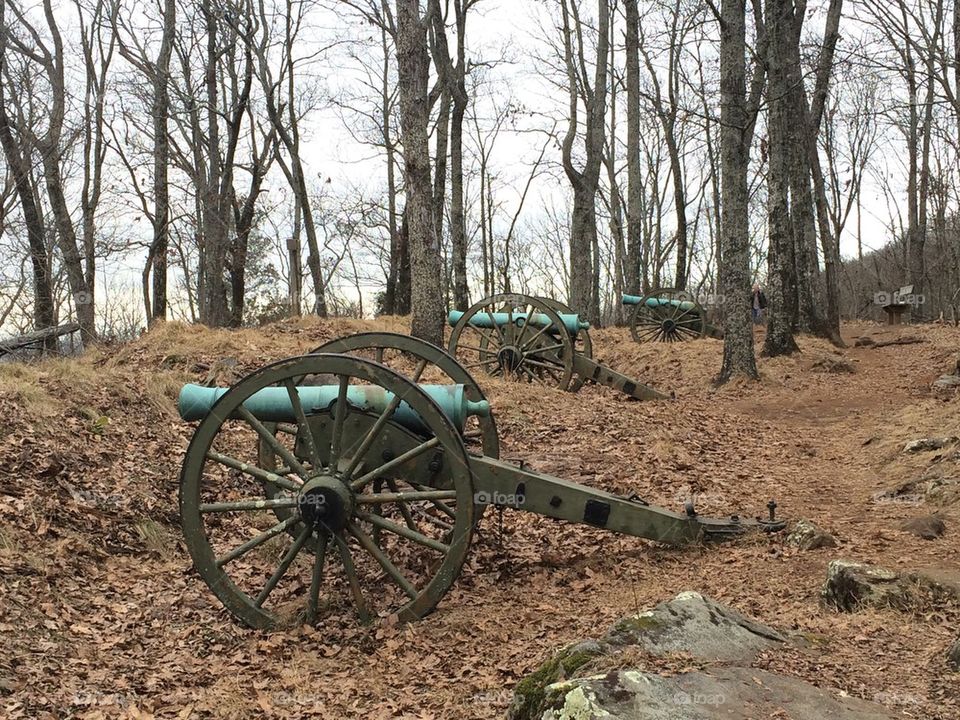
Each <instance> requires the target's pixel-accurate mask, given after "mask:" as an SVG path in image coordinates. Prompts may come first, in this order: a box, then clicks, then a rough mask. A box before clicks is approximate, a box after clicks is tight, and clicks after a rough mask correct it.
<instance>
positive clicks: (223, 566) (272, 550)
mask: <svg viewBox="0 0 960 720" xmlns="http://www.w3.org/2000/svg"><path fill="white" fill-rule="evenodd" d="M354 337H358V336H354ZM331 347H334V348H337V349H340V350H342V351H343V352H341V353H327V352H324V353H316V354H310V355H304V356H301V357H293V358H288V359H285V360H280V361H278V362H274V363H272V364H270V365H267V366H265V367H263V368H261V369H259V370H257V371H255V372H253V373H251V374H250V375H248V376H247V377H245V378H243V379H242V380H241V381H240V382H238V383H237V384H235V385H234V386H233V387H230V388H210V387H203V386H198V385H187V386H185V387H184V388H183V390H182V392H181V395H180V403H179V407H180V413H181V415H182V416H183V417H184V418H185V419H196V420H199V424H198V425H197V427H196V430H195V432H194V435H193V439H192V440H191V442H190V446H189V448H188V450H187V453H186V456H185V458H184V461H183V467H182V471H181V476H180V515H181V523H182V527H183V533H184V538H185V540H186V544H187V548H188V549H189V552H190V555H191V557H192V559H193V563H194V567H195V568H196V570H197V572H198V573H199V574H200V576H201V577H202V578H203V580H204V581H205V582H206V584H207V585H208V586H209V588H210V589H211V590H212V591H213V593H214V594H215V595H216V596H217V597H218V598H219V599H220V600H221V601H222V602H223V604H224V605H225V606H226V607H227V609H228V610H229V611H230V612H231V613H233V614H234V615H235V616H236V617H237V618H239V619H240V620H242V621H243V622H245V623H246V624H248V625H250V626H252V627H257V628H265V627H275V626H289V625H293V624H298V623H310V624H315V623H319V622H323V623H343V622H347V621H348V619H349V618H350V617H353V616H359V618H360V620H361V621H364V622H366V621H371V620H374V619H377V618H388V617H393V618H395V619H396V620H398V621H409V620H413V619H417V618H421V617H423V616H424V615H426V614H427V613H429V612H430V611H431V610H432V609H433V608H434V607H435V606H436V604H437V603H438V601H439V600H440V599H441V598H442V597H443V595H444V594H445V593H446V592H447V591H448V590H449V589H450V587H451V585H452V584H453V582H454V581H455V580H456V578H457V576H458V575H459V573H460V570H461V567H462V566H463V564H464V561H465V559H466V557H467V552H468V550H469V547H470V542H471V538H472V535H473V532H474V530H475V527H476V525H477V522H478V520H479V516H480V513H481V511H482V509H483V508H484V507H485V506H487V505H498V506H501V507H504V506H506V507H512V508H515V509H517V510H522V511H527V512H533V513H537V514H539V515H544V516H547V517H551V518H556V519H559V520H566V521H570V522H575V523H585V524H587V525H591V526H594V527H599V528H606V529H608V530H612V531H614V532H617V533H623V534H627V535H633V536H637V537H643V538H649V539H652V540H656V541H659V542H663V543H669V544H673V545H682V544H686V543H693V542H697V541H700V540H712V539H720V538H726V537H731V536H736V535H739V534H741V533H744V532H746V531H748V530H751V529H765V530H779V529H781V528H782V527H783V523H782V522H780V521H775V520H773V519H772V511H771V519H770V520H759V519H757V520H744V519H740V518H738V517H737V516H731V517H730V518H727V519H713V518H706V517H701V516H699V515H697V514H696V512H695V511H694V510H693V508H692V507H691V506H688V507H687V509H686V512H685V513H682V514H681V513H674V512H670V511H668V510H665V509H662V508H658V507H654V506H651V505H648V504H647V503H645V502H643V501H641V500H638V499H636V498H634V497H621V496H618V495H614V494H612V493H609V492H604V491H602V490H596V489H593V488H589V487H586V486H583V485H578V484H577V483H573V482H569V481H566V480H563V479H561V478H557V477H552V476H550V475H546V474H543V473H538V472H533V471H531V470H529V469H524V468H522V467H517V466H516V465H514V464H511V463H507V462H502V461H500V460H498V459H497V458H496V457H495V456H493V455H490V454H487V451H488V449H490V448H491V447H492V448H493V451H494V452H496V447H497V446H496V445H493V446H490V444H489V443H490V442H491V440H493V441H495V440H496V438H495V430H496V426H495V425H494V424H493V414H492V412H491V410H490V405H489V402H488V401H487V399H486V398H485V397H483V394H482V392H481V391H480V388H479V386H477V384H476V383H475V382H474V381H473V380H472V378H470V376H469V373H468V372H467V371H466V370H465V369H463V368H460V367H459V366H457V364H456V363H455V362H453V360H452V358H451V357H450V356H448V355H446V353H444V351H443V350H441V349H440V348H437V347H435V346H432V345H429V344H428V343H423V342H421V341H418V340H414V339H412V338H407V337H405V336H397V335H390V334H365V335H363V336H362V337H359V339H351V338H349V337H348V338H343V339H341V340H338V341H333V343H331V344H329V345H328V346H327V348H328V349H329V348H331ZM371 350H372V351H373V352H374V353H376V354H379V355H380V357H383V359H384V361H385V362H388V361H389V359H388V358H386V357H385V354H387V353H397V354H399V355H401V356H402V362H397V363H395V366H394V367H393V368H391V367H388V366H387V365H386V364H384V363H380V362H377V361H376V360H371V359H368V358H365V357H361V356H360V355H362V353H363V352H365V351H371ZM347 353H351V354H347ZM405 363H406V364H405ZM400 367H410V368H412V369H411V370H404V371H400V369H399V368H400ZM444 374H447V375H448V376H449V377H450V378H455V377H458V378H460V379H462V380H464V382H461V383H448V384H442V383H425V384H419V382H420V380H422V379H434V378H435V377H437V376H442V375H444ZM491 429H492V431H493V433H494V437H491V435H490V431H491Z"/></svg>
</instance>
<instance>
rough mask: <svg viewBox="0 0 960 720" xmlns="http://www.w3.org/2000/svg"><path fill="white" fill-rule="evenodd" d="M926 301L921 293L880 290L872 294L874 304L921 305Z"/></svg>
mask: <svg viewBox="0 0 960 720" xmlns="http://www.w3.org/2000/svg"><path fill="white" fill-rule="evenodd" d="M926 301H927V299H926V297H925V296H924V295H923V294H922V293H903V294H902V295H901V294H900V293H897V292H887V291H885V290H880V291H878V292H875V293H874V294H873V303H874V305H881V306H884V305H911V306H917V305H923V304H924V303H925V302H926Z"/></svg>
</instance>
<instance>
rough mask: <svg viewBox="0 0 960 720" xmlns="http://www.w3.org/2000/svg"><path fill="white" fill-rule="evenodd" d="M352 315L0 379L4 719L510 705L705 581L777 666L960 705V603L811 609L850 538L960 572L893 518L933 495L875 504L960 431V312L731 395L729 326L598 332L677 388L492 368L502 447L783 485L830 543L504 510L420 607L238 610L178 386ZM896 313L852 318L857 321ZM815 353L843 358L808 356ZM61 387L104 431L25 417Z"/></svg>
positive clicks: (633, 488) (682, 483)
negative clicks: (194, 521)
mask: <svg viewBox="0 0 960 720" xmlns="http://www.w3.org/2000/svg"><path fill="white" fill-rule="evenodd" d="M344 329H348V328H345V327H340V326H334V327H330V326H319V325H310V324H305V325H302V326H300V325H289V326H278V327H275V328H272V329H268V330H267V331H266V334H256V333H252V332H251V333H247V334H244V333H236V334H216V335H214V334H210V336H209V337H208V336H201V335H197V334H191V333H192V331H191V333H184V335H183V336H182V337H181V336H179V335H176V334H175V333H177V332H180V331H176V330H169V331H164V332H168V333H170V334H168V335H166V336H159V337H150V336H148V337H147V338H146V339H144V340H143V341H142V342H141V343H140V344H138V345H136V346H134V347H132V348H130V349H125V350H122V351H120V352H118V353H115V354H112V355H108V356H106V357H103V358H100V359H99V360H96V361H95V362H94V361H91V363H90V367H86V366H81V367H66V368H63V369H56V368H47V369H44V370H42V371H38V373H39V374H33V375H31V374H29V373H24V374H21V375H20V376H17V377H10V376H0V412H3V413H4V415H5V416H6V417H10V418H12V420H11V422H10V425H9V427H7V428H5V429H4V431H3V433H2V434H0V460H2V462H0V523H2V524H0V530H2V535H0V633H2V636H3V647H2V649H0V715H2V716H3V717H10V718H17V717H26V718H40V717H50V718H54V717H56V718H59V717H71V716H75V717H87V718H99V717H110V718H112V717H144V716H150V715H153V716H156V717H184V718H191V717H198V718H205V717H218V718H221V717H222V718H247V717H251V716H255V715H256V716H263V717H278V718H282V717H291V718H292V717H302V716H304V715H306V714H310V713H313V714H315V715H316V716H318V717H330V718H340V717H343V718H353V717H356V718H365V719H366V718H370V719H376V718H394V717H402V718H444V719H446V718H494V717H501V716H502V714H503V712H504V710H505V709H506V706H507V704H508V702H509V699H510V695H511V688H512V687H513V685H514V684H515V683H516V682H517V680H518V679H520V678H522V677H523V676H524V674H525V673H527V672H529V671H530V670H532V669H533V668H535V667H536V666H537V665H538V664H539V663H540V662H542V661H543V660H544V659H545V658H546V657H548V656H549V655H550V653H551V652H553V651H554V650H556V649H557V648H558V647H559V646H561V645H563V644H565V643H568V642H573V641H577V640H581V639H583V638H586V637H590V636H596V635H600V634H603V633H604V632H605V631H606V629H607V627H608V626H609V625H610V624H611V623H612V622H613V621H614V620H615V619H617V618H618V617H621V616H623V615H626V614H629V613H631V612H636V611H637V610H638V609H643V608H646V607H649V606H652V605H653V604H656V603H657V602H660V601H662V600H664V599H667V598H669V597H671V596H672V595H674V594H676V593H678V592H680V591H683V590H689V589H696V590H699V591H701V592H703V593H705V594H708V595H710V596H712V597H714V598H715V599H717V600H719V601H721V602H724V603H728V604H730V605H733V606H734V607H737V608H738V609H740V610H742V611H743V612H745V613H748V614H751V615H754V616H756V617H758V618H759V619H760V620H762V621H764V622H767V623H769V624H772V625H774V626H777V627H779V628H782V629H784V630H786V631H790V632H796V633H799V634H801V635H802V636H804V637H806V638H808V640H809V642H810V643H811V646H812V648H813V649H812V650H809V651H801V650H788V651H784V652H782V653H778V654H776V655H771V656H767V657H765V658H763V659H762V661H761V663H760V664H761V665H762V666H764V667H767V668H773V669H783V670H788V671H790V672H793V673H796V674H799V675H800V676H802V677H804V678H807V679H809V680H812V681H814V682H815V683H817V684H819V685H822V686H825V687H829V688H832V689H834V690H835V691H837V692H846V693H849V694H851V695H855V696H858V697H865V698H868V699H874V700H877V701H879V702H881V703H882V704H884V705H887V706H889V707H891V708H894V709H897V710H900V711H902V712H904V714H905V715H904V716H905V717H916V718H943V719H944V720H946V719H947V718H956V717H958V716H960V709H958V700H957V698H958V697H960V682H958V680H957V677H956V676H955V675H951V674H950V673H948V672H947V671H946V668H945V666H944V662H943V654H944V652H945V650H946V647H947V646H948V645H949V643H950V642H951V641H952V640H953V639H955V638H956V635H957V620H958V617H960V615H958V610H957V608H955V607H938V608H929V609H927V611H926V612H924V613H918V614H917V615H903V614H897V613H893V612H879V611H867V612H861V613H857V614H854V615H838V614H836V613H833V612H831V611H828V610H825V609H824V608H822V607H821V605H820V603H819V587H820V584H821V583H822V581H823V578H824V575H825V569H826V566H827V563H828V562H829V561H830V560H832V559H835V558H838V557H844V558H852V559H857V560H863V561H869V562H876V563H879V564H883V565H886V566H890V567H904V568H905V567H920V566H933V565H936V566H940V567H946V568H955V567H958V566H960V533H958V528H960V525H957V523H956V521H957V517H956V514H955V512H954V511H953V510H951V509H949V508H948V509H946V511H945V515H946V517H947V523H948V533H947V535H946V536H945V537H944V538H941V539H939V540H936V541H932V542H928V541H923V540H920V539H918V538H914V537H913V536H910V535H907V534H904V533H901V532H899V531H898V529H897V527H898V525H899V523H900V522H901V521H902V520H903V519H904V518H907V517H911V516H913V515H919V514H922V513H925V512H929V511H930V508H927V507H919V506H911V505H904V504H896V503H887V504H879V503H877V502H875V501H874V500H873V496H874V494H875V493H876V492H877V491H878V490H881V489H884V488H887V487H889V486H891V485H892V484H895V483H896V482H900V481H902V480H905V479H908V478H910V477H913V476H915V475H916V474H917V473H919V472H922V470H923V469H924V468H925V467H927V466H928V465H929V464H930V462H932V458H931V457H929V456H926V457H913V456H910V457H908V456H904V455H903V453H901V452H900V449H901V448H902V445H903V443H904V442H905V441H907V440H910V439H912V438H915V437H922V436H927V435H934V434H957V428H956V425H957V423H956V420H957V405H956V403H957V402H958V401H957V400H952V401H950V402H944V401H940V400H936V399H933V398H931V397H930V395H929V392H928V388H929V382H930V380H932V379H933V378H934V377H935V376H936V375H938V374H939V373H940V372H942V371H943V370H945V369H946V368H948V367H949V365H950V364H951V362H952V358H955V357H956V354H957V351H958V340H960V334H958V333H957V332H956V331H954V330H953V329H951V328H931V329H929V330H927V331H925V338H926V342H925V343H923V344H919V345H904V346H892V347H888V348H881V349H870V348H853V347H851V348H849V349H847V350H845V351H843V352H842V353H841V354H837V353H835V351H833V349H831V348H830V347H829V346H827V345H825V344H823V343H821V342H819V341H816V340H811V339H802V340H801V347H802V349H803V353H802V354H801V355H800V356H797V357H794V358H778V359H774V360H763V361H761V372H762V374H763V382H762V383H761V384H759V385H758V384H745V385H738V386H733V387H726V388H721V389H714V388H713V387H712V385H711V383H710V380H711V378H712V375H713V374H714V373H715V372H716V369H717V368H718V367H719V358H720V349H721V345H720V343H719V342H716V341H711V340H703V341H699V342H697V343H689V344H686V345H685V346H669V347H665V346H660V347H649V346H636V345H634V344H633V343H632V342H630V341H629V340H628V335H627V333H626V332H625V331H620V330H608V331H601V332H598V333H597V334H596V339H595V345H596V347H597V354H598V356H599V357H600V358H601V359H603V360H605V361H607V362H609V364H611V365H612V366H613V367H615V368H618V369H621V370H624V371H627V372H630V373H633V374H636V375H637V376H638V377H640V378H641V379H643V380H645V381H647V382H651V383H652V384H654V385H656V386H657V387H660V388H668V389H672V390H674V391H675V392H676V395H677V400H676V401H674V402H669V403H637V402H630V401H626V400H624V399H623V398H621V397H620V396H618V395H617V394H616V393H614V392H612V391H608V390H606V389H603V388H596V387H588V388H585V389H584V390H583V391H581V392H580V393H579V394H577V395H569V394H566V393H561V392H558V391H553V390H544V391H541V392H539V394H538V395H537V396H536V398H535V402H532V401H531V396H530V391H529V388H522V387H517V386H513V385H508V384H502V383H496V382H492V383H490V384H489V395H490V398H491V401H492V403H493V406H494V408H495V410H496V413H497V417H498V422H499V425H500V429H501V435H502V442H503V446H504V448H503V454H504V455H506V456H507V457H523V458H525V459H526V460H528V461H529V462H530V463H531V465H532V466H533V467H534V468H535V469H538V470H541V471H544V472H550V473H553V474H556V475H559V476H561V477H564V478H568V479H572V480H578V481H581V482H586V483H588V484H592V485H595V486H597V487H602V488H605V489H609V490H614V491H617V492H637V493H639V494H640V495H642V496H643V497H645V498H646V499H648V500H649V501H651V502H655V503H658V504H662V505H666V506H668V507H671V508H676V509H678V508H680V507H682V503H683V501H684V500H685V499H686V498H687V497H689V496H690V495H691V493H695V494H696V498H697V506H698V510H699V511H700V512H702V513H704V514H707V513H730V512H739V513H742V514H750V515H752V514H758V513H765V512H766V511H765V505H766V503H767V501H768V500H769V499H770V498H771V497H775V498H776V499H777V502H778V503H779V507H780V512H781V513H782V514H783V515H784V516H785V517H789V518H791V519H794V520H795V519H797V518H799V517H806V518H809V519H811V520H814V521H815V522H817V523H818V524H820V525H822V526H823V527H825V528H826V529H828V530H829V531H831V532H833V533H834V534H835V535H836V536H837V537H838V539H839V540H840V542H841V547H840V548H838V549H836V550H819V551H813V552H799V551H797V550H794V549H792V548H789V547H786V546H785V545H784V544H783V539H782V537H754V538H751V539H745V540H741V541H738V542H736V543H734V544H729V545H724V546H716V547H703V548H687V549H683V550H671V549H666V548H662V547H658V546H655V545H652V544H650V543H646V542H644V541H641V540H636V539H632V538H624V537H619V536H614V535H611V534H608V533H604V532H600V531H597V530H594V529H591V528H584V527H580V526H570V525H565V524H562V523H556V522H552V521H549V520H546V519H541V518H537V517H533V516H531V515H529V514H523V513H511V512H505V513H504V515H503V527H502V532H501V529H500V526H499V522H498V521H497V520H498V518H497V516H496V513H491V514H490V517H489V518H488V519H487V520H485V522H484V526H483V528H482V530H481V532H480V534H479V537H478V538H476V539H475V543H474V548H473V551H472V555H471V557H470V558H469V559H468V563H467V566H466V567H465V569H464V572H463V574H462V576H461V578H460V579H459V581H458V582H457V584H456V585H455V586H454V588H453V590H452V591H451V592H450V593H448V594H447V596H446V597H445V598H444V600H443V601H442V603H441V605H440V607H439V609H438V610H437V612H436V613H434V614H433V615H431V616H430V617H429V618H428V619H426V620H424V621H422V622H420V623H417V624H414V625H409V626H406V627H374V628H365V627H362V626H359V625H357V624H356V623H354V622H349V621H345V622H344V623H343V624H341V625H335V626H331V627H324V628H320V629H307V628H304V629H299V630H295V631H291V632H287V633H273V634H266V633H260V632H253V631H249V630H246V629H244V628H241V627H239V626H238V625H236V624H235V623H234V622H233V621H232V620H231V618H230V617H229V616H228V615H227V614H226V612H225V611H223V610H222V609H221V608H220V607H219V606H218V605H217V604H216V601H215V600H214V599H213V598H212V596H211V595H210V594H209V593H208V592H206V590H205V588H204V587H203V586H202V584H201V583H200V582H199V580H198V579H197V578H196V576H195V575H194V573H193V572H192V571H191V570H190V565H189V561H188V558H187V556H186V554H185V552H184V549H183V547H182V545H181V543H180V541H179V535H178V530H177V528H176V524H175V523H176V515H175V508H176V496H177V482H176V475H177V471H178V465H179V461H180V457H181V456H182V452H183V448H184V447H185V444H186V440H187V438H188V436H189V428H187V427H185V426H184V425H183V424H182V423H179V422H178V421H177V420H176V419H175V418H173V417H172V416H171V415H170V412H169V408H167V409H165V406H164V403H165V402H167V401H169V397H170V396H171V395H172V393H173V392H175V390H176V387H177V384H178V383H179V382H182V381H183V380H184V379H193V378H196V377H201V376H203V375H205V374H206V373H207V372H209V367H210V365H211V363H212V362H213V361H214V360H215V359H216V358H217V357H220V356H223V355H232V356H234V357H238V358H239V359H240V365H241V368H247V367H251V368H252V367H254V366H256V365H257V364H259V363H260V362H262V361H263V359H264V358H263V356H264V351H263V348H264V347H270V348H273V350H272V351H271V353H270V355H271V356H272V357H273V356H275V357H281V356H283V355H284V354H293V353H294V352H302V351H304V350H305V349H308V348H310V347H312V346H314V345H315V344H317V342H318V341H319V340H321V339H325V338H326V337H329V336H331V335H335V334H337V333H338V332H342V331H343V330H344ZM889 332H890V331H887V330H886V329H883V328H880V327H879V326H862V327H850V328H846V329H845V336H846V337H847V339H848V340H849V341H852V340H853V338H854V337H855V336H858V335H861V334H864V333H875V334H877V337H878V338H879V337H881V335H879V333H888V335H884V336H883V337H887V336H889ZM851 345H852V342H851ZM824 358H827V359H834V360H844V361H846V362H849V363H850V364H851V366H852V367H853V368H854V372H853V373H851V374H847V373H828V372H818V371H816V370H815V369H813V365H814V364H815V363H816V362H817V361H820V360H823V359H824ZM171 368H172V369H171ZM7 372H9V370H8V371H7ZM148 374H149V375H148ZM144 377H153V380H152V381H151V383H150V384H149V385H143V384H142V383H143V380H142V378H144ZM138 383H140V384H139V385H138ZM166 384H168V385H169V387H166ZM67 387H72V388H73V389H74V391H75V392H77V393H80V392H82V393H83V394H84V395H85V396H86V397H87V398H88V399H87V400H86V401H85V404H84V407H87V406H90V407H92V408H93V409H94V410H96V413H102V415H103V416H104V417H106V416H109V418H110V422H109V424H107V425H106V426H105V427H106V430H101V431H99V432H100V434H97V431H95V430H92V429H91V428H95V427H96V420H91V419H90V414H89V413H86V411H85V410H83V409H82V408H81V407H79V406H78V407H73V406H69V407H66V408H60V407H57V408H56V409H55V410H54V409H51V410H50V412H51V415H50V416H49V417H48V418H47V419H48V420H49V421H48V422H44V423H41V422H39V421H37V420H34V419H31V417H33V416H36V414H37V413H39V412H41V411H42V406H41V405H33V404H30V405H29V407H30V412H29V413H26V412H25V408H26V406H27V405H28V403H35V402H39V400H38V398H39V399H42V398H40V395H39V394H40V393H41V392H43V393H48V394H50V395H52V396H53V397H57V398H59V397H66V388H67ZM118 387H121V388H126V389H122V390H120V391H118V390H117V388H118ZM24 388H28V389H30V388H32V390H30V391H31V392H33V393H34V395H33V396H31V397H30V398H27V397H26V396H25V395H24ZM37 408H41V409H39V410H38V409H37ZM43 412H45V411H43ZM96 413H94V415H96ZM868 440H869V442H867V441H868ZM84 493H95V497H96V498H98V499H99V500H101V501H102V500H103V499H104V498H107V499H110V498H112V499H113V500H112V502H113V504H112V505H111V504H110V503H109V502H98V503H87V502H84V498H86V497H89V496H88V495H84ZM78 497H79V498H80V499H79V500H78V499H77V498H78ZM651 662H652V661H651Z"/></svg>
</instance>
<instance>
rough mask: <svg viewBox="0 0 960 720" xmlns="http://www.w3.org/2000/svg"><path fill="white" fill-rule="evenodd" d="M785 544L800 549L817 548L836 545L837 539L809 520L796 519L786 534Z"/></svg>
mask: <svg viewBox="0 0 960 720" xmlns="http://www.w3.org/2000/svg"><path fill="white" fill-rule="evenodd" d="M787 544H788V545H793V546H795V547H798V548H800V549H801V550H817V549H818V548H825V547H826V548H832V547H836V546H837V539H836V538H835V537H834V536H833V535H831V534H830V533H828V532H826V531H825V530H823V529H821V528H819V527H818V526H817V525H815V524H814V523H812V522H810V521H809V520H802V519H801V520H798V521H797V524H796V525H794V526H793V530H791V531H790V534H789V535H787Z"/></svg>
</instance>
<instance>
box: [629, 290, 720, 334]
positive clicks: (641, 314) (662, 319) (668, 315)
mask: <svg viewBox="0 0 960 720" xmlns="http://www.w3.org/2000/svg"><path fill="white" fill-rule="evenodd" d="M620 301H621V303H622V304H623V305H625V306H627V307H631V308H633V310H632V312H631V313H630V334H631V335H632V336H633V339H634V340H636V341H637V342H639V343H644V342H683V341H685V340H695V339H696V338H701V337H703V336H704V335H706V336H709V337H712V338H718V339H720V338H723V331H722V330H720V329H719V328H718V327H716V326H714V325H711V324H710V322H709V321H708V319H707V311H706V309H705V308H704V307H703V306H702V305H701V304H700V303H698V302H697V300H696V298H695V297H694V296H693V295H692V294H691V293H689V292H687V291H686V290H675V289H674V288H658V289H656V290H653V291H651V292H649V293H647V294H646V295H628V294H626V293H624V294H623V296H622V297H621V299H620Z"/></svg>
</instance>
